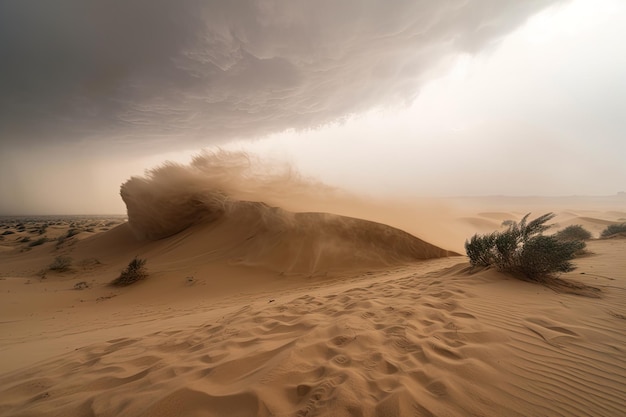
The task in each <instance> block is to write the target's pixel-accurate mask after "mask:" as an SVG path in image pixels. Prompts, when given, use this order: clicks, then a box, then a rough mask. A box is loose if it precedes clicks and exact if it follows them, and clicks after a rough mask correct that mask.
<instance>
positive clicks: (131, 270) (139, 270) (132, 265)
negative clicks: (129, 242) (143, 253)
mask: <svg viewBox="0 0 626 417" xmlns="http://www.w3.org/2000/svg"><path fill="white" fill-rule="evenodd" d="M145 265H146V260H145V259H139V258H137V257H135V258H134V259H133V260H132V261H130V262H129V263H128V266H127V267H126V268H125V269H124V270H123V271H122V273H121V274H120V276H119V277H117V278H115V279H114V280H113V281H111V285H113V286H116V287H125V286H127V285H130V284H134V283H135V282H137V281H141V280H142V279H145V278H146V277H147V276H148V271H147V270H146V266H145Z"/></svg>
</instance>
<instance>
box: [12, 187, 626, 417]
mask: <svg viewBox="0 0 626 417" xmlns="http://www.w3.org/2000/svg"><path fill="white" fill-rule="evenodd" d="M129 187H130V188H129ZM150 187H151V186H150V183H149V181H148V182H143V183H142V184H141V187H140V188H141V192H142V193H144V194H143V195H142V197H141V198H138V197H137V196H138V194H137V189H133V186H132V184H131V185H130V186H127V188H126V190H125V192H126V194H124V190H123V194H122V195H123V196H124V198H125V200H126V201H127V204H128V205H129V217H130V221H129V222H125V221H123V219H120V218H116V219H110V220H107V219H100V218H87V217H85V218H60V219H52V218H37V219H10V218H7V219H4V221H3V223H2V224H1V225H0V227H1V229H0V233H4V234H3V235H2V239H1V240H0V248H1V249H2V250H0V294H1V295H0V297H1V299H0V314H1V316H0V317H1V321H0V415H2V416H12V417H15V416H63V417H69V416H81V417H83V416H620V415H625V414H626V390H625V389H624V387H626V331H625V329H626V304H625V303H624V300H625V299H626V298H625V297H626V256H624V254H625V253H626V239H623V238H621V239H619V238H618V239H606V240H593V241H590V242H589V244H588V248H589V250H590V251H591V252H592V254H591V255H587V256H585V257H582V258H579V259H577V260H576V265H577V267H578V269H576V270H575V271H573V272H571V273H568V274H564V275H563V276H562V278H563V279H565V280H568V281H575V282H579V283H584V284H587V285H589V286H593V287H595V288H597V290H596V291H586V292H584V293H583V292H581V291H578V293H576V291H575V290H572V289H571V288H568V287H564V288H561V289H554V288H547V287H545V286H541V285H537V284H533V283H529V282H523V281H519V280H516V279H513V278H511V277H509V276H506V275H504V274H502V273H499V272H497V271H495V270H484V271H481V272H475V271H470V270H469V264H468V262H467V259H466V258H465V257H464V256H460V255H457V254H456V253H455V252H454V251H458V248H459V247H460V248H462V246H463V241H462V240H461V241H460V242H458V241H457V242H456V243H454V244H453V245H451V246H447V247H446V246H443V247H442V246H438V245H433V244H430V243H427V242H428V241H429V240H428V239H425V237H427V235H428V234H429V233H431V232H432V230H433V229H434V226H433V224H428V225H426V226H425V230H426V231H425V233H424V234H420V233H415V232H414V233H413V234H414V235H415V236H414V235H412V234H408V233H406V232H404V231H402V230H400V229H398V228H397V226H398V223H401V222H402V221H403V220H402V218H401V216H397V215H395V216H393V217H394V219H395V220H393V219H392V221H390V222H389V223H390V224H392V225H393V226H395V227H391V226H388V225H385V224H381V223H378V222H377V221H380V218H372V217H370V218H368V219H367V220H362V219H358V218H355V217H344V216H339V215H333V214H323V213H313V212H300V213H292V212H289V211H286V210H284V209H279V208H273V207H270V206H268V205H266V204H261V203H246V202H234V201H226V200H220V199H219V198H217V196H215V195H213V196H212V197H211V199H209V200H210V201H209V200H204V201H202V202H201V204H200V206H194V207H191V206H186V207H187V208H186V209H185V210H186V218H187V219H189V218H192V219H193V221H191V222H190V223H184V224H182V223H180V222H177V221H172V217H168V216H170V215H171V214H172V213H176V212H177V210H178V209H180V207H178V208H177V207H176V205H178V204H179V203H180V201H181V200H180V198H177V199H175V200H173V201H175V205H174V206H170V209H171V210H163V211H158V210H157V211H154V213H149V211H150V210H149V208H150V207H153V206H154V205H156V206H159V205H162V204H164V203H163V201H162V198H163V196H162V195H161V196H160V195H159V194H158V193H154V192H151V191H150ZM179 191H180V190H178V191H177V192H179ZM145 193H147V194H145ZM165 195H167V193H165ZM179 197H180V196H179ZM213 197H215V198H213ZM146 198H147V199H148V200H149V201H150V204H147V205H145V206H143V205H142V202H145V201H147V200H145V199H146ZM186 198H188V201H192V203H193V204H197V202H198V201H199V200H197V194H195V193H191V194H189V195H188V196H187V197H186ZM218 202H219V204H217V203H218ZM478 203H480V202H478ZM478 203H477V202H476V201H474V202H472V204H469V203H468V202H467V201H461V202H459V201H456V202H448V204H449V206H450V207H453V206H455V205H456V206H455V207H456V208H455V209H452V208H451V209H450V210H449V211H446V212H445V213H446V215H447V216H448V220H447V223H446V224H445V225H443V226H442V230H447V229H455V230H457V231H458V230H462V231H463V232H464V233H466V237H469V236H470V235H471V234H472V233H475V232H484V231H492V230H494V229H497V228H499V227H500V225H501V223H502V221H503V220H508V219H515V220H518V219H519V218H521V216H523V215H524V214H525V212H527V211H526V209H527V208H528V206H525V207H522V208H521V209H515V207H511V206H509V205H507V204H508V203H510V202H504V201H493V200H484V201H483V202H482V205H480V204H478ZM496 203H498V204H496ZM505 203H506V204H505ZM515 203H516V204H518V205H519V201H517V202H515ZM534 203H537V202H534ZM548 203H549V205H552V206H554V205H555V202H554V201H551V202H548ZM572 203H573V202H572V201H568V202H567V206H561V207H557V208H558V209H559V213H560V214H559V215H558V216H557V218H556V219H555V220H556V221H557V223H558V227H557V228H562V227H565V226H566V225H569V224H582V225H583V226H584V227H586V228H588V229H589V230H591V231H592V232H593V233H594V235H595V236H596V237H597V236H598V234H599V231H600V230H602V229H603V228H604V227H605V225H606V224H611V223H615V222H621V221H623V220H624V218H626V213H625V212H624V210H621V209H620V207H623V205H622V206H620V204H622V203H619V202H618V203H616V204H615V205H609V206H606V205H605V206H602V207H601V208H596V209H594V208H592V207H591V206H590V205H589V204H587V203H588V202H587V203H585V202H584V201H583V200H580V201H579V203H580V207H581V208H580V209H576V206H575V205H574V204H572ZM583 203H585V204H583ZM438 204H439V203H438ZM463 204H465V211H459V210H458V207H459V206H460V205H463ZM473 204H478V206H479V207H478V206H477V207H475V206H474V205H473ZM556 205H557V206H558V204H556ZM591 205H592V204H591ZM190 207H191V208H190ZM198 207H208V208H209V209H208V211H207V210H205V209H204V208H200V209H198ZM354 210H355V211H358V210H361V211H362V212H363V207H362V206H359V208H355V209H354ZM541 210H543V206H542V207H539V208H538V209H537V211H535V212H536V213H537V214H540V213H543V212H545V211H541ZM338 211H340V212H342V213H341V214H355V213H354V212H352V213H351V212H350V210H349V207H347V206H345V205H344V206H343V209H342V210H338ZM400 211H401V210H399V209H397V207H396V211H394V210H393V209H392V210H390V213H392V214H397V213H400ZM528 211H531V210H528ZM155 213H156V214H155ZM159 213H160V214H159ZM163 213H165V214H164V215H163ZM159 215H163V216H164V217H160V218H159V217H155V216H159ZM437 216H441V212H439V213H438V214H437ZM364 217H365V216H364ZM374 217H375V216H374ZM434 217H436V216H435V215H433V218H434ZM372 220H374V221H372ZM414 227H415V228H416V229H419V226H414ZM70 229H71V230H72V232H69V233H68V231H69V230H70ZM42 230H43V231H42ZM41 236H43V237H46V240H45V241H42V242H41V243H37V244H35V245H32V246H31V242H33V241H35V240H38V239H40V238H41ZM416 236H419V238H418V237H416ZM26 237H29V239H26ZM422 239H425V240H422ZM455 239H456V238H455ZM452 240H454V239H452ZM440 241H445V239H440ZM58 256H65V257H70V258H71V267H70V269H69V270H67V271H51V270H50V269H49V266H50V264H51V263H52V262H54V260H55V258H56V257H58ZM135 256H138V257H140V258H144V259H147V265H146V266H147V268H148V272H149V277H148V278H147V279H146V280H144V281H141V282H138V283H136V284H133V285H131V286H129V287H125V288H114V287H111V286H108V285H107V284H108V283H109V282H110V281H111V280H113V279H114V278H115V277H117V275H119V272H120V270H121V269H122V268H123V267H124V266H125V265H126V264H127V263H128V262H129V261H130V260H131V259H132V258H133V257H135Z"/></svg>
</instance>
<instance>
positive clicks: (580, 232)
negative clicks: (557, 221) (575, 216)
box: [554, 224, 592, 241]
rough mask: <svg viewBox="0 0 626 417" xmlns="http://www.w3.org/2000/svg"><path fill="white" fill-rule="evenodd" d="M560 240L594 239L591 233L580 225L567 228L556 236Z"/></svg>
mask: <svg viewBox="0 0 626 417" xmlns="http://www.w3.org/2000/svg"><path fill="white" fill-rule="evenodd" d="M554 237H555V238H557V239H558V240H583V241H584V240H589V239H591V238H592V236H591V232H590V231H588V230H587V229H585V228H584V227H582V226H581V225H579V224H573V225H571V226H567V227H566V228H565V229H563V230H559V231H558V232H556V233H555V234H554Z"/></svg>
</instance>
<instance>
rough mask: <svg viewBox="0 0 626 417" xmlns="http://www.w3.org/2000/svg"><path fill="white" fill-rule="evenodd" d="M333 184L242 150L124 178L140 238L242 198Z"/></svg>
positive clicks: (313, 190) (318, 190) (173, 229)
mask: <svg viewBox="0 0 626 417" xmlns="http://www.w3.org/2000/svg"><path fill="white" fill-rule="evenodd" d="M329 192H330V189H329V187H325V186H323V185H320V184H316V183H312V182H309V181H306V180H304V179H302V178H301V177H300V176H298V175H297V174H296V173H294V172H293V171H292V170H291V169H290V168H289V167H286V166H281V167H274V169H267V168H264V166H263V165H262V164H260V163H257V161H255V160H254V158H253V157H251V156H249V155H248V154H246V153H244V152H227V151H221V150H220V151H215V152H208V151H206V152H203V153H202V154H199V155H196V156H195V157H194V158H193V160H192V162H191V163H190V164H189V165H180V164H175V163H170V162H168V163H165V164H163V165H161V166H160V167H157V168H154V169H151V170H148V171H146V176H145V177H133V178H131V179H130V180H128V181H127V182H126V183H124V184H122V187H121V190H120V194H121V196H122V199H123V200H124V203H126V208H127V211H128V217H129V224H130V226H131V228H132V229H133V231H134V232H135V234H136V235H137V237H139V238H140V239H151V240H152V239H160V238H163V237H166V236H170V235H173V234H175V233H178V232H180V231H181V230H184V229H185V228H187V227H189V226H191V225H192V224H195V223H198V222H200V221H203V220H211V219H213V218H215V217H219V216H221V215H222V214H224V212H225V211H227V210H228V209H229V207H230V206H231V205H232V204H233V203H236V202H238V201H258V202H264V203H267V204H270V205H280V204H279V202H281V201H284V200H289V199H294V198H297V197H298V196H300V195H302V194H309V195H314V198H321V197H322V196H323V195H324V194H328V193H329Z"/></svg>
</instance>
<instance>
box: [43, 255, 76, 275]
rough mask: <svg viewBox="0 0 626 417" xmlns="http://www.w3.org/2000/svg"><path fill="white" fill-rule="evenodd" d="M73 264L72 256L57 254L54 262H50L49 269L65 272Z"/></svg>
mask: <svg viewBox="0 0 626 417" xmlns="http://www.w3.org/2000/svg"><path fill="white" fill-rule="evenodd" d="M71 265H72V258H70V257H69V256H57V257H56V258H54V262H52V263H51V264H50V266H49V267H48V269H50V270H51V271H57V272H65V271H67V270H69V269H70V266H71Z"/></svg>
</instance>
